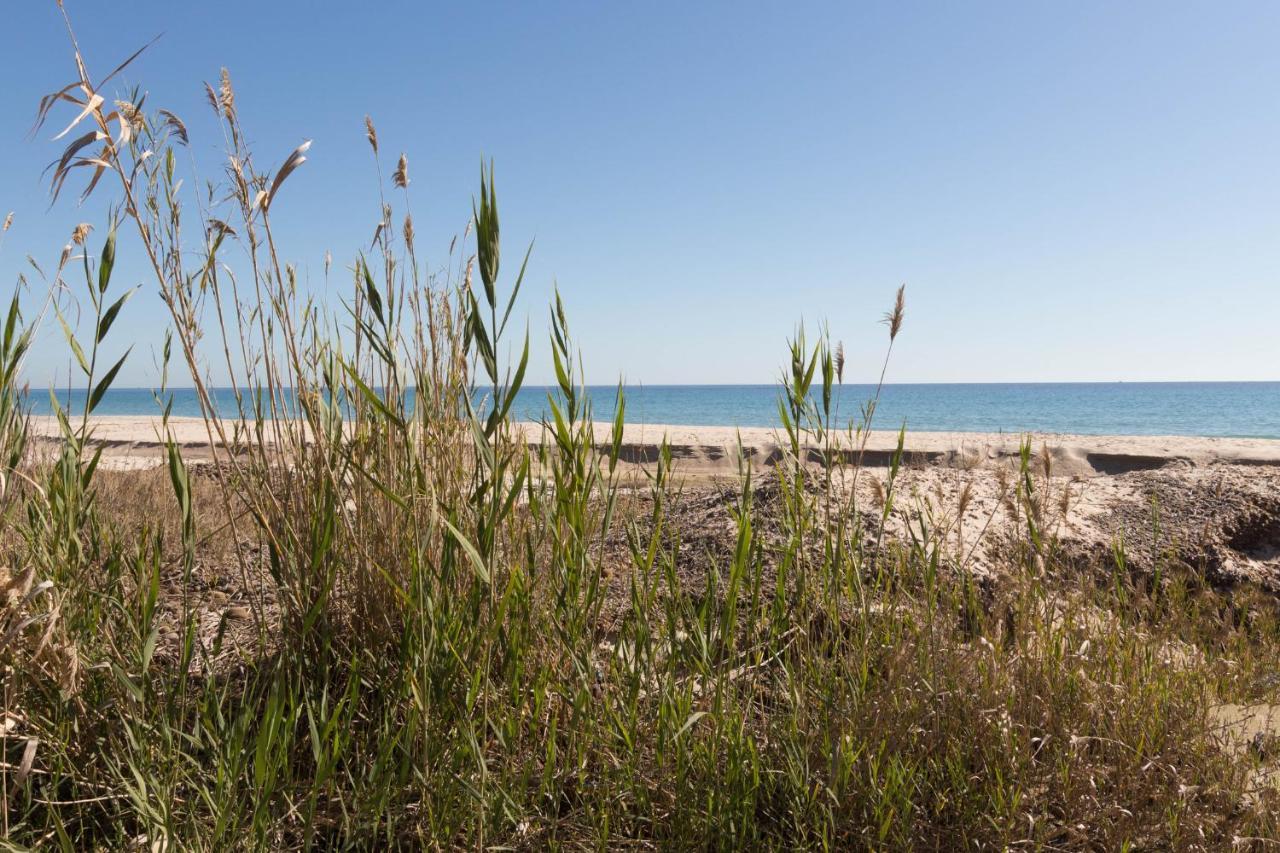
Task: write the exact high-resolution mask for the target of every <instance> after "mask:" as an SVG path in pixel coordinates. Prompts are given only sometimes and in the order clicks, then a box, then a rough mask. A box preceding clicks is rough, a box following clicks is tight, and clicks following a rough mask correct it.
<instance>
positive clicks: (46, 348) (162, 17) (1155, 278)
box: [0, 0, 1280, 385]
mask: <svg viewBox="0 0 1280 853" xmlns="http://www.w3.org/2000/svg"><path fill="white" fill-rule="evenodd" d="M67 7H68V8H69V10H70V11H71V14H72V16H73V20H74V22H75V24H76V27H77V30H78V35H79V36H80V39H81V42H82V44H83V45H84V46H85V47H86V50H87V53H88V58H89V60H90V65H91V68H96V69H97V71H98V73H99V74H101V73H102V72H103V71H105V70H106V69H108V68H110V67H112V66H114V65H115V64H116V62H117V61H119V59H121V58H123V56H125V55H127V54H128V53H129V52H131V51H132V50H133V49H134V48H135V47H137V46H139V45H140V44H142V43H143V42H144V41H146V40H147V39H149V38H150V37H152V36H154V35H156V34H158V33H161V32H163V33H164V37H163V38H162V39H161V40H160V41H159V43H158V44H156V45H155V46H154V47H153V48H152V49H151V50H150V51H149V52H148V53H147V54H145V55H144V56H143V58H142V59H140V60H139V61H138V62H137V63H135V65H134V66H132V68H131V69H130V71H129V73H128V74H127V78H126V79H127V82H129V83H141V84H142V85H143V86H144V87H145V88H146V89H147V90H148V91H149V92H150V98H149V104H151V105H152V106H166V107H168V108H169V109H172V110H173V111H175V112H176V113H178V114H179V115H181V116H183V117H184V118H186V119H187V121H188V124H189V126H190V128H191V132H192V137H193V138H192V141H193V148H194V151H195V153H196V154H197V156H198V157H199V158H200V159H201V161H202V162H203V163H205V171H206V173H207V174H211V173H212V165H213V163H214V162H215V160H214V158H215V157H216V156H217V151H218V143H219V137H218V136H217V135H216V134H215V132H214V131H213V128H212V127H211V118H210V112H209V110H208V107H207V105H206V104H205V101H204V94H203V87H202V85H201V83H202V81H203V80H215V79H216V77H217V74H218V69H219V68H220V67H221V66H224V65H225V66H227V67H228V68H229V69H230V70H231V74H232V78H233V81H234V83H235V85H236V89H237V95H238V100H237V105H238V107H239V109H240V113H241V116H242V119H243V120H244V122H245V124H246V125H247V126H248V128H249V129H250V132H251V135H252V137H253V141H254V144H255V146H256V148H257V150H258V151H259V154H260V156H261V157H264V158H266V159H267V160H269V161H270V162H273V163H278V162H280V161H281V160H282V159H283V158H284V157H285V156H286V155H287V154H288V152H289V151H290V150H291V149H292V148H293V147H294V146H295V145H297V144H298V143H299V142H301V141H302V140H303V139H304V138H311V139H313V140H314V144H313V147H312V149H311V157H310V160H309V162H308V163H307V164H305V165H304V166H303V168H302V169H301V170H300V171H299V172H298V173H297V174H296V175H295V176H294V177H293V178H292V179H291V180H290V182H289V184H288V185H287V189H286V191H284V192H283V193H282V196H281V199H280V200H279V201H278V202H277V205H276V209H275V210H274V211H273V213H274V218H275V220H276V222H277V227H278V229H279V232H280V234H279V236H280V238H281V240H282V243H283V245H284V249H283V251H284V253H285V254H286V256H287V257H288V258H289V259H291V260H294V261H296V262H297V263H298V264H299V265H300V267H301V268H303V269H305V270H310V271H311V274H312V275H313V276H314V277H315V278H316V279H318V278H319V276H320V271H321V269H322V263H323V256H324V252H325V250H326V249H328V250H332V252H333V256H334V259H335V265H338V264H341V263H347V262H350V260H351V259H352V258H354V256H355V254H356V252H358V251H359V249H360V248H361V247H362V245H363V246H367V245H368V239H369V237H370V236H371V234H372V230H373V225H374V223H375V222H376V220H377V215H378V214H377V202H376V197H377V196H376V185H375V179H374V174H373V169H372V165H371V162H370V159H369V151H368V148H367V146H366V143H365V141H364V131H363V126H362V120H363V117H364V115H365V113H369V114H371V115H372V116H373V118H374V120H375V122H376V123H377V126H378V130H379V134H380V136H381V140H382V145H383V152H384V156H387V155H389V156H390V157H394V155H395V153H396V152H398V151H400V150H405V151H407V152H408V154H409V157H410V174H411V177H412V179H413V183H412V187H411V191H412V193H413V197H414V207H415V218H416V219H417V226H418V233H419V235H420V237H419V240H420V247H421V248H422V250H423V251H425V252H427V253H429V254H430V255H431V257H433V258H436V259H440V258H442V257H443V252H444V249H445V247H446V246H447V245H448V241H449V238H450V237H451V236H452V235H453V234H455V233H458V232H460V231H461V229H462V227H463V225H464V224H465V221H466V218H467V216H468V214H469V212H470V199H471V195H472V193H473V192H474V191H475V187H476V183H477V172H478V164H479V161H480V158H481V156H482V155H484V156H492V157H493V158H495V160H496V162H497V169H498V187H499V193H500V206H501V210H502V217H503V236H504V238H505V239H504V243H505V247H506V256H507V258H508V259H512V260H508V266H509V267H511V266H513V265H514V263H515V262H514V260H513V258H514V256H515V255H516V254H517V253H518V251H519V250H520V249H521V248H522V244H523V243H524V242H525V241H527V240H528V239H530V238H534V237H536V238H537V245H536V247H535V249H534V259H533V262H532V263H531V266H530V283H529V286H528V290H527V292H526V295H525V297H524V300H523V305H522V308H523V309H524V310H525V311H527V312H528V314H529V316H530V317H531V323H532V329H533V331H534V333H535V337H536V338H541V337H543V333H544V330H545V328H546V310H545V303H546V300H547V298H548V297H549V295H550V292H551V285H552V282H553V280H554V281H558V282H559V285H560V288H561V290H562V292H563V294H564V296H565V299H566V302H567V305H568V307H569V311H570V319H571V323H572V325H573V327H574V329H575V331H576V333H577V335H578V339H579V343H580V344H581V346H582V348H583V350H584V352H585V356H586V359H587V365H588V379H589V380H590V381H592V382H600V383H609V382H613V381H615V380H616V378H617V377H618V375H619V374H623V375H625V376H626V377H627V379H628V380H629V381H643V382H646V383H650V384H654V383H698V382H769V381H772V380H773V379H774V377H775V376H776V373H777V366H778V365H779V364H780V363H781V362H782V360H783V355H784V338H785V337H786V335H787V334H788V333H789V332H790V331H791V329H792V327H793V324H794V323H795V322H796V321H798V320H800V319H801V318H803V319H805V320H806V321H808V323H809V324H810V325H811V326H812V325H813V324H816V323H818V322H821V321H827V322H828V323H829V324H830V328H831V331H832V334H833V336H834V337H838V338H842V339H843V340H844V341H845V343H846V346H847V348H848V350H849V353H850V372H851V373H852V374H853V378H855V379H861V378H867V377H869V376H871V375H872V374H873V373H874V367H875V366H876V362H877V360H878V356H879V353H880V352H881V349H882V344H883V337H884V330H883V327H881V326H879V325H877V320H878V318H879V316H880V314H881V313H882V312H883V311H884V310H885V309H886V308H887V307H888V305H889V302H890V301H891V298H892V294H893V291H894V289H895V288H896V287H897V285H898V284H899V283H903V282H905V283H906V284H907V293H908V308H907V324H906V328H905V330H904V332H903V334H902V336H901V337H900V338H899V346H898V349H897V351H896V357H895V361H894V363H893V365H892V367H891V370H890V379H891V380H898V381H918V380H926V381H928V380H934V381H1001V380H1014V381H1016V380H1113V379H1125V380H1165V379H1169V380H1191V379H1280V50H1277V45H1278V44H1280V5H1277V4H1274V3H1261V2H1257V3H1247V2H1238V3H1236V2H1233V3H1216V2H1213V3H1211V2H1204V3H1198V4H1191V3H1177V4H1169V3H1155V2H1148V3H1138V2H1135V3H1124V4H1117V3H1111V2H1105V3H1069V4H1068V3H1056V4H1050V3H1024V2H1010V3H982V4H956V3H936V4H922V3H896V2H895V3H877V4H854V3H844V2H841V3H831V4H818V3H814V4H800V3H795V4H764V3H749V4H741V3H702V2H699V3H685V2H680V3H643V4H621V3H595V2H591V3H587V2H583V3H551V2H545V3H514V2H513V3H486V4H468V3H448V4H427V3H407V2H406V3H399V4H394V3H367V4H365V3H350V2H340V3H339V2H328V3H302V2H276V0H273V2H262V0H258V2H253V3H242V2H238V0H223V2H221V3H217V4H207V3H199V4H197V3H174V2H168V0H166V1H165V2H160V0H147V1H146V2H143V0H138V1H137V2H127V3H111V4H107V3H97V2H88V0H67ZM73 73H74V71H73V67H72V65H71V56H70V52H69V50H68V47H67V43H66V38H65V34H64V32H63V31H62V25H61V21H60V18H59V17H58V15H57V10H56V7H55V4H54V2H53V0H47V1H46V0H22V2H20V3H11V4H9V7H7V8H6V10H5V13H4V27H3V28H0V79H3V80H4V81H5V84H4V91H5V109H4V110H3V111H0V152H3V156H2V157H0V217H2V216H3V215H4V213H5V212H6V211H8V210H13V211H15V225H14V228H13V229H12V230H11V231H10V233H9V234H8V235H6V239H5V242H4V244H3V248H0V275H2V276H3V281H4V288H5V289H6V290H7V289H8V288H9V287H10V286H12V282H13V281H14V279H15V277H16V274H17V272H18V271H19V270H21V269H22V268H23V266H24V265H25V260H24V256H25V255H26V254H27V253H31V254H33V255H35V256H36V257H37V258H38V259H40V261H41V263H42V264H44V265H45V266H46V267H48V266H52V265H53V263H54V261H55V260H56V258H57V255H58V252H59V250H60V248H61V246H62V245H63V243H65V242H66V239H67V234H68V233H69V231H70V229H71V226H72V225H73V224H74V223H75V222H77V221H80V220H83V219H87V220H89V221H92V222H95V223H97V224H99V225H101V222H102V209H101V207H100V205H96V204H92V203H91V204H90V205H87V206H86V207H85V208H83V209H77V208H76V207H75V194H76V193H75V190H74V189H72V188H69V190H68V191H67V192H66V193H64V196H63V198H62V199H60V200H59V202H58V204H57V205H56V206H55V207H54V208H53V209H52V210H49V209H48V197H47V185H46V184H43V183H42V182H41V181H40V178H39V175H40V171H41V169H43V168H44V166H45V165H46V164H47V163H48V161H49V160H51V159H52V158H53V157H54V156H55V154H56V153H57V151H58V146H57V145H56V144H55V143H52V142H50V141H49V137H50V136H52V135H53V133H55V132H56V130H57V129H58V128H52V129H48V130H47V131H46V132H44V133H42V134H41V137H40V138H38V139H35V140H29V139H27V137H26V132H27V131H28V129H29V127H30V123H31V118H32V117H33V115H34V112H35V106H36V103H37V101H38V99H39V96H40V95H41V94H43V93H45V92H47V91H51V90H53V89H56V88H58V87H60V86H61V85H63V84H64V83H65V82H69V81H70V79H71V78H72V76H73ZM55 123H56V122H55ZM390 165H391V164H390V163H389V162H388V163H387V164H386V166H385V168H386V170H387V172H388V173H389V171H390ZM188 186H190V183H189V184H188ZM100 237H101V228H99V231H98V232H97V233H96V234H95V237H94V239H93V241H92V243H93V245H94V246H95V247H96V246H97V245H98V244H99V243H100ZM137 254H138V249H137V247H136V246H131V245H128V244H122V247H121V255H122V257H121V260H120V261H119V266H118V270H119V272H118V274H119V276H120V277H121V279H120V280H121V282H122V283H126V282H143V283H145V288H144V291H145V293H144V295H143V296H142V297H140V298H138V299H136V300H135V301H134V303H133V304H131V305H130V307H129V308H128V309H127V317H124V318H122V320H121V322H120V324H119V325H118V326H117V328H118V329H120V331H119V332H117V333H115V336H118V337H119V338H120V339H123V338H124V336H126V335H131V336H133V337H134V338H135V339H136V340H137V342H138V343H139V349H138V350H137V351H136V353H137V354H135V356H134V357H133V358H132V360H131V363H130V365H129V366H128V367H127V368H126V370H125V371H124V373H123V374H122V376H121V378H120V380H119V382H120V383H121V384H130V385H147V384H149V383H151V382H152V381H154V378H155V372H154V370H153V368H152V366H151V359H152V350H153V349H154V347H155V346H156V345H157V343H158V341H159V340H160V333H159V329H160V328H161V327H162V324H163V316H164V314H163V308H162V306H161V305H160V303H159V300H158V299H157V298H156V296H155V295H154V290H155V287H154V284H153V283H151V282H149V281H147V280H146V278H145V276H144V270H143V268H142V266H141V264H140V263H138V256H137ZM44 338H45V341H44V342H43V343H42V344H41V346H40V348H39V350H38V351H37V358H35V359H34V360H33V361H32V364H31V368H30V376H31V378H32V380H33V382H34V383H35V384H36V385H40V384H47V383H48V382H49V381H51V380H54V379H57V380H59V381H62V380H64V379H65V376H66V370H67V354H66V350H65V347H64V346H63V345H62V344H61V341H60V334H59V333H58V332H57V330H56V328H53V327H51V328H49V329H47V330H46V334H45V336H44ZM544 354H545V348H541V349H540V350H539V354H538V355H537V356H536V357H535V362H536V363H535V365H534V367H533V369H532V370H531V376H530V379H531V380H532V381H534V382H539V381H543V382H544V381H547V380H548V379H549V378H550V370H549V364H548V363H547V361H546V359H545V357H544Z"/></svg>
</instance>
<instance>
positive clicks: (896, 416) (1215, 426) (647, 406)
mask: <svg viewBox="0 0 1280 853" xmlns="http://www.w3.org/2000/svg"><path fill="white" fill-rule="evenodd" d="M550 390H551V389H548V388H541V387H526V388H524V389H522V390H521V393H520V395H519V397H518V398H517V401H516V404H515V406H514V414H515V416H516V417H517V418H518V419H520V420H535V421H536V420H539V419H541V418H542V417H543V415H544V414H545V412H546V398H547V393H548V391H550ZM616 391H617V389H616V388H615V387H614V386H597V387H591V388H589V389H588V393H589V395H590V397H591V399H592V404H593V406H594V409H595V419H596V420H610V419H611V418H612V415H613V407H614V397H615V395H616ZM874 391H875V389H874V387H872V386H870V385H845V386H843V387H841V388H840V389H839V399H838V403H839V411H840V420H841V422H847V421H848V419H850V418H856V417H858V415H859V411H860V409H861V408H862V406H863V404H864V403H865V402H866V401H867V400H868V399H869V398H870V397H871V395H872V394H873V393H874ZM625 392H626V399H627V408H626V419H627V422H628V423H650V424H688V425H695V426H707V425H711V426H741V427H774V426H777V425H778V409H777V397H778V387H777V386H776V385H636V386H631V387H628V388H626V389H625ZM171 393H172V394H173V398H174V401H173V414H174V415H199V414H200V410H199V406H198V403H197V401H196V397H195V393H194V392H193V391H191V390H184V389H176V390H173V391H172V392H171ZM216 395H217V397H218V399H219V407H220V408H221V409H222V410H223V411H225V412H228V413H230V412H233V411H234V410H235V406H234V400H233V398H232V396H231V392H230V391H229V390H227V389H221V390H219V391H217V392H216ZM72 396H73V397H76V398H78V399H77V400H76V401H75V402H76V403H77V404H79V405H83V392H80V393H78V394H74V395H72ZM63 399H64V401H65V399H66V397H65V394H64V396H63ZM32 402H33V405H34V407H35V409H36V413H37V414H47V413H48V412H49V398H48V395H47V394H40V393H33V394H32ZM159 411H160V409H159V406H158V405H157V403H156V401H155V397H154V395H153V394H152V392H151V391H150V390H149V389H144V388H118V389H111V390H109V391H108V392H107V393H106V395H105V396H104V397H103V399H102V400H101V402H100V403H99V405H98V408H97V410H96V413H97V414H102V415H147V414H157V413H158V412H159ZM903 424H906V426H907V428H908V429H910V430H920V431H933V430H940V431H963V432H1013V433H1017V432H1026V431H1037V432H1064V433H1080V434H1086V435H1088V434H1093V435H1206V436H1236V437H1257V438H1280V382H1116V383H982V384H977V383H975V384H967V383H954V384H953V383H948V384H902V385H887V386H885V388H884V390H883V392H882V394H881V397H880V404H879V407H878V408H877V410H876V414H875V423H874V426H875V427H876V428H879V429H897V428H898V427H900V426H902V425H903Z"/></svg>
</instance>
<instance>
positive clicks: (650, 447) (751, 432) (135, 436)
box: [32, 416, 1280, 476]
mask: <svg viewBox="0 0 1280 853" xmlns="http://www.w3.org/2000/svg"><path fill="white" fill-rule="evenodd" d="M32 426H33V428H34V431H35V433H36V435H37V436H50V437H52V436H56V435H57V434H58V428H57V424H56V422H55V421H54V419H53V418H49V417H43V418H34V419H33V424H32ZM169 428H170V430H171V432H172V435H173V438H174V440H176V441H177V442H178V444H180V445H182V446H183V448H184V449H186V450H193V451H199V450H201V449H203V450H206V451H207V450H208V447H209V436H208V432H207V430H206V428H205V424H204V421H202V420H200V419H199V418H170V420H169ZM520 428H521V429H523V430H524V431H525V433H526V435H527V436H528V437H529V440H530V441H531V442H537V441H538V440H539V438H540V436H541V432H542V428H541V426H540V425H538V424H521V425H520ZM92 429H93V436H94V439H95V440H96V441H98V442H101V443H103V444H104V445H106V448H107V449H106V452H105V453H104V457H105V459H106V461H107V462H109V463H111V464H112V465H114V466H116V467H121V468H131V467H135V465H145V464H147V463H148V462H151V463H152V464H158V455H157V454H155V453H154V451H156V450H157V449H159V447H160V444H161V440H160V433H159V429H160V421H159V418H155V417H149V416H105V417H96V418H93V419H92ZM609 434H610V426H609V425H608V424H597V425H596V437H597V440H598V441H602V442H603V441H608V440H609ZM1025 437H1027V436H1024V435H1023V434H1013V433H981V432H911V433H907V436H906V442H905V445H904V452H905V454H906V458H907V459H908V461H912V462H927V463H932V464H940V465H944V466H947V467H954V468H972V467H981V466H985V465H988V464H990V463H993V462H1000V461H1008V460H1012V459H1016V457H1017V454H1018V448H1019V444H1020V442H1021V441H1022V440H1023V439H1024V438H1025ZM1029 437H1030V438H1031V440H1032V444H1033V446H1034V447H1035V449H1036V450H1040V449H1041V448H1045V447H1047V448H1048V450H1049V454H1050V456H1051V457H1052V459H1053V465H1054V467H1055V468H1056V469H1057V471H1058V472H1059V473H1062V474H1070V475H1082V476H1091V475H1094V474H1119V473H1127V472H1129V471H1136V470H1149V469H1154V468H1160V467H1162V466H1164V465H1166V464H1168V463H1170V462H1187V463H1190V464H1192V465H1209V464H1217V463H1232V464H1243V465H1280V440H1277V439H1261V438H1201V437H1194V436H1116V435H1067V434H1056V433H1031V434H1029ZM663 440H665V441H666V442H667V444H668V445H669V447H670V449H671V453H672V456H673V458H674V459H676V460H677V462H678V463H679V465H680V468H681V470H682V471H683V472H684V473H686V474H699V473H726V474H729V473H732V472H733V471H734V470H735V469H736V464H735V461H734V460H735V456H736V454H735V453H734V450H735V449H736V448H737V447H739V446H741V447H742V448H743V453H744V454H745V455H746V456H747V457H748V458H750V459H751V460H752V461H753V462H754V463H756V464H758V465H768V464H769V463H770V462H771V461H774V460H776V459H777V458H778V455H779V453H780V450H779V448H780V445H781V443H782V442H781V440H780V436H779V434H778V432H777V431H776V430H772V429H764V428H758V427H744V428H741V429H735V428H733V427H706V426H679V425H671V424H633V425H628V426H627V427H626V430H625V432H624V434H623V440H622V443H623V448H622V456H623V458H624V459H625V460H627V461H632V462H647V461H652V460H653V459H654V458H656V456H657V452H658V447H659V445H660V443H661V442H662V441H663ZM897 441H898V434H897V432H892V431H874V432H872V433H870V435H869V436H868V438H867V441H866V445H865V454H864V455H863V457H862V458H863V461H864V462H865V463H866V464H867V465H869V466H872V467H875V466H884V465H886V464H888V459H889V456H890V455H891V454H892V452H893V450H894V449H895V448H896V447H897ZM841 447H842V450H843V452H844V454H845V455H846V456H856V455H858V454H859V452H860V451H861V450H862V448H860V447H857V446H856V445H855V446H853V447H850V443H849V442H848V441H847V440H844V441H843V442H841ZM153 457H157V458H156V460H155V461H154V462H152V458H153ZM197 458H198V457H197ZM126 460H128V461H126Z"/></svg>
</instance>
